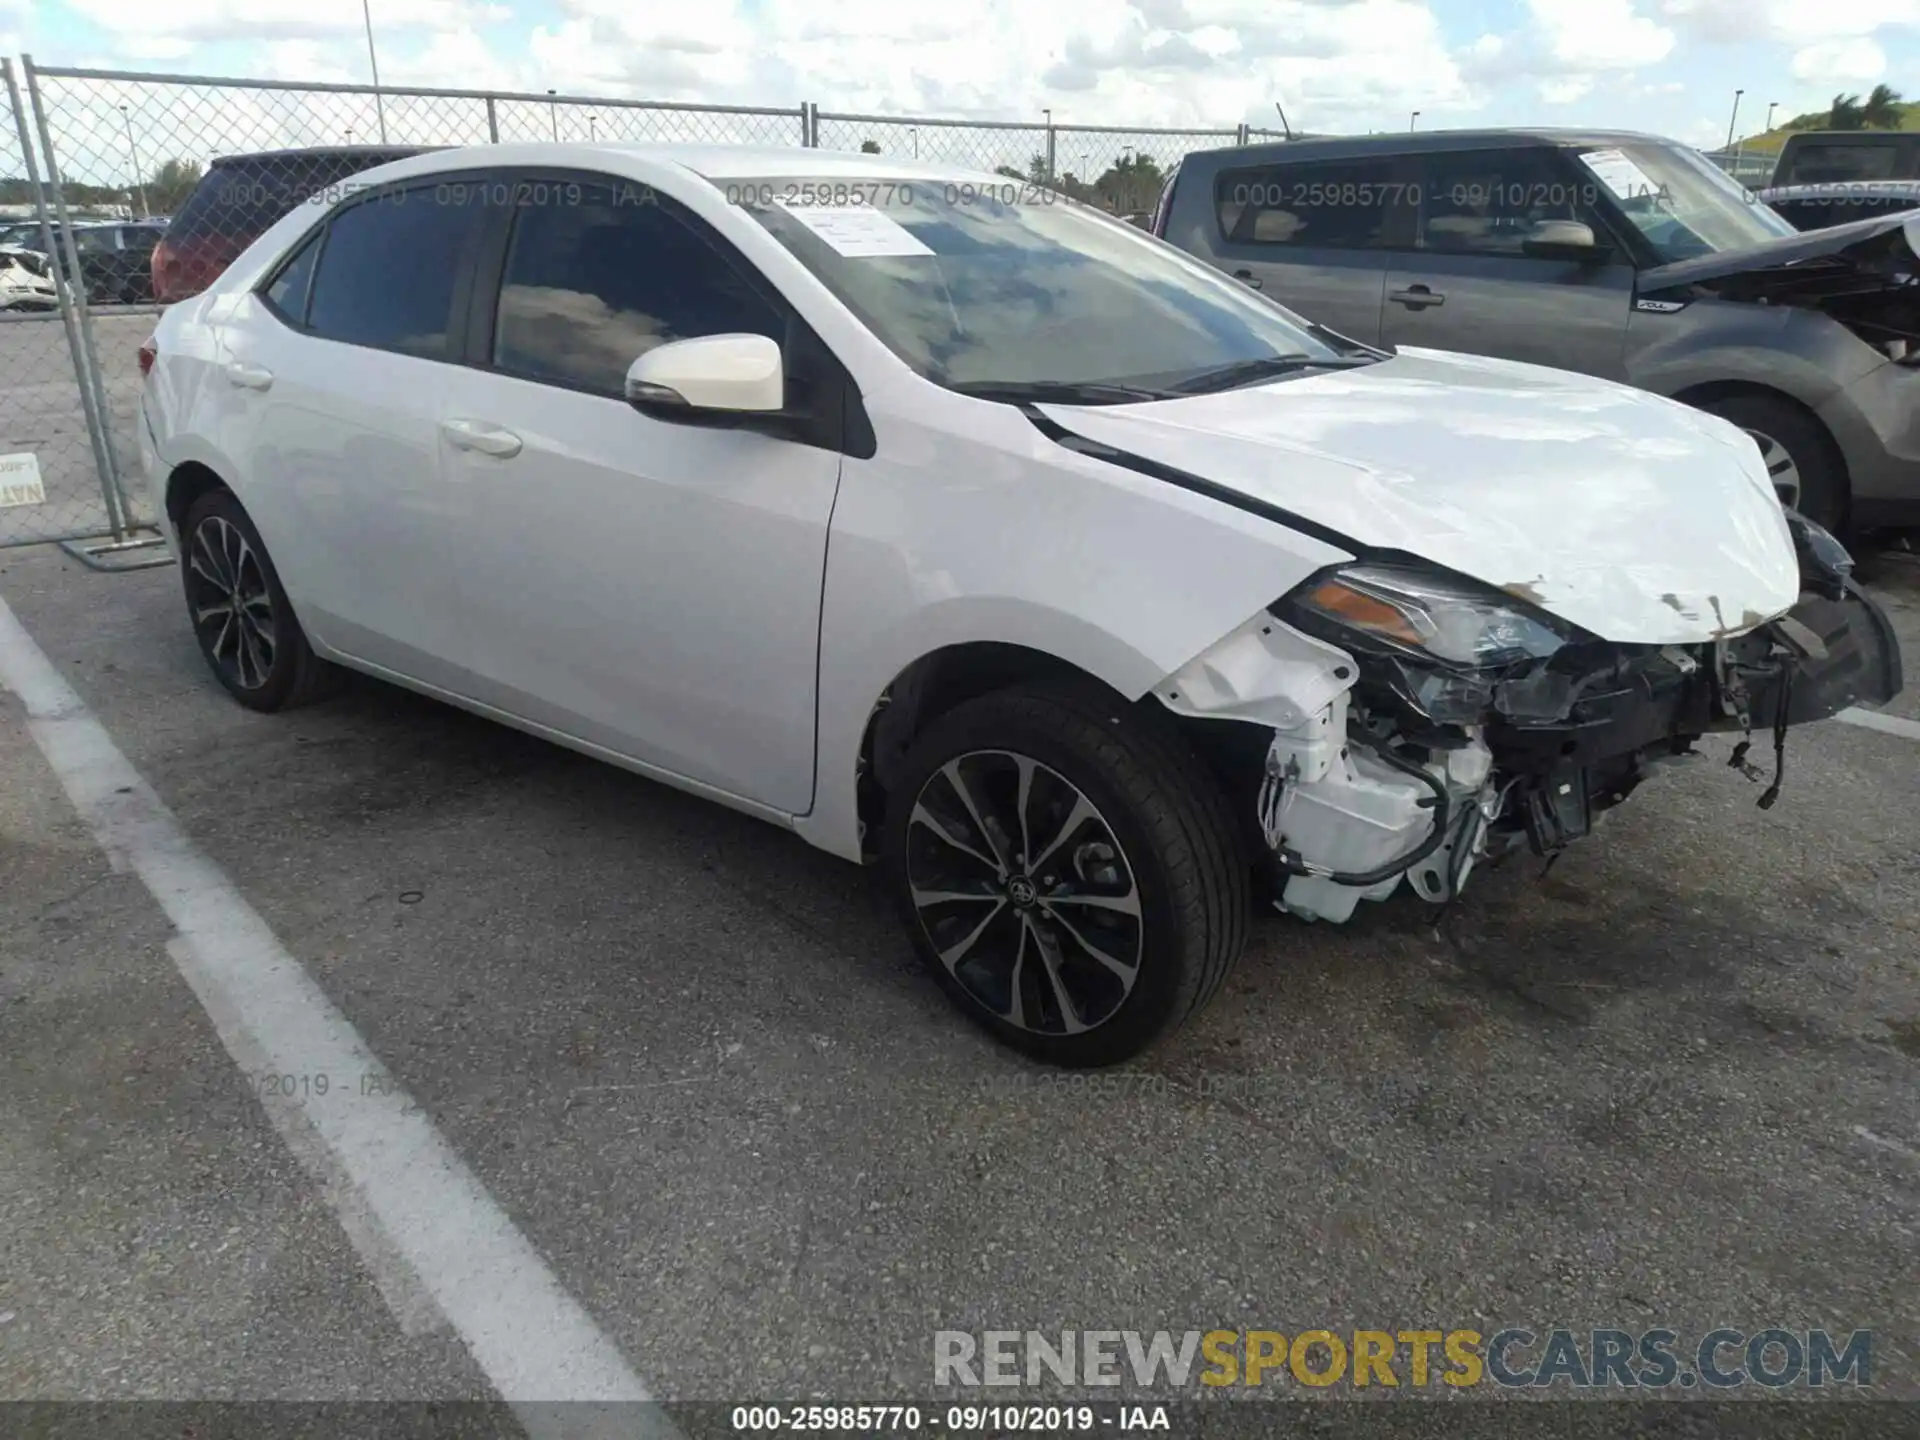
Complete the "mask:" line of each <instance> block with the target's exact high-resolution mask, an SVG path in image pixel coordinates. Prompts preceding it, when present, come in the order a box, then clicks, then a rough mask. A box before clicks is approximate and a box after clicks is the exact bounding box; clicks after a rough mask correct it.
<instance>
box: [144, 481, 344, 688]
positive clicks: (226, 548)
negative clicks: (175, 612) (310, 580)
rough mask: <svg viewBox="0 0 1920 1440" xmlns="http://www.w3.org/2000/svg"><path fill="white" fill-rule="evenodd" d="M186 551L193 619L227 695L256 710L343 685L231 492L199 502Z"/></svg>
mask: <svg viewBox="0 0 1920 1440" xmlns="http://www.w3.org/2000/svg"><path fill="white" fill-rule="evenodd" d="M180 553H181V562H180V578H181V588H182V590H183V591H184V592H185V595H186V601H187V620H188V623H189V624H191V625H192V626H193V633H194V638H195V639H196V640H197V641H198V642H199V645H200V653H201V655H202V656H204V657H205V659H206V662H207V664H208V666H209V667H210V668H211V669H212V671H213V673H214V677H215V678H216V679H218V680H219V682H220V683H221V684H222V685H224V686H225V687H226V689H227V693H228V694H230V695H231V696H233V698H234V699H236V700H238V701H239V702H240V703H241V704H242V705H245V706H246V707H247V708H248V709H250V710H267V711H271V710H290V709H292V708H293V707H294V706H297V705H306V704H310V703H311V702H313V701H315V700H320V699H323V698H325V697H326V696H327V695H329V694H331V693H332V692H333V691H334V690H335V689H336V688H338V685H339V682H340V679H341V672H340V670H339V668H338V667H337V666H333V665H329V664H328V663H327V662H326V661H324V660H322V659H321V658H320V657H319V656H317V655H315V654H314V653H313V648H312V647H311V646H310V645H308V644H307V636H306V632H305V631H303V630H302V629H301V628H300V622H299V621H298V620H297V619H295V618H294V614H293V606H292V605H291V604H290V603H289V602H288V600H287V592H286V590H285V588H283V587H282V585H281V584H280V575H279V572H278V571H276V570H275V569H274V568H273V559H272V557H271V556H269V555H268V554H267V547H266V546H265V545H264V544H262V543H261V540H260V532H259V531H258V530H256V529H254V527H253V521H252V520H250V519H248V518H247V512H246V511H245V510H244V509H243V508H242V507H241V504H240V502H239V501H238V500H237V499H235V498H234V495H233V492H232V491H230V490H210V491H208V492H207V493H206V494H205V495H202V496H201V497H200V498H199V499H198V500H196V501H194V502H193V505H192V507H191V508H190V509H189V510H188V511H187V519H186V523H185V524H184V525H182V526H181V527H180ZM236 572H237V574H238V576H239V583H238V592H239V596H240V600H241V603H240V604H239V606H238V608H236V607H235V604H234V599H233V596H234V588H235V587H234V584H233V577H234V575H235V573H236Z"/></svg>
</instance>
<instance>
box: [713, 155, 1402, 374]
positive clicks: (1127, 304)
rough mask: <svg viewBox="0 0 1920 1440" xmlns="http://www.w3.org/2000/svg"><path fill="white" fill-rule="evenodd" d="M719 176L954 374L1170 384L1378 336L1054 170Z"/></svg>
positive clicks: (849, 291) (873, 321) (872, 319)
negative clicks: (1173, 237) (1265, 285)
mask: <svg viewBox="0 0 1920 1440" xmlns="http://www.w3.org/2000/svg"><path fill="white" fill-rule="evenodd" d="M714 183H715V184H716V185H718V186H719V188H720V189H721V190H723V191H724V192H726V195H727V198H728V199H729V200H730V201H733V202H735V203H738V204H741V205H743V206H744V207H745V208H746V209H747V210H748V211H749V213H751V214H752V215H753V216H754V218H755V219H757V220H758V221H759V222H760V223H761V224H762V225H764V226H765V227H766V228H767V230H768V231H770V232H771V233H772V234H773V235H774V236H775V238H777V239H778V240H779V241H780V243H781V244H783V245H785V246H786V247H787V249H788V250H790V251H791V252H792V253H793V254H794V256H795V257H796V258H797V259H798V260H799V261H800V262H801V263H802V264H804V265H805V266H806V267H807V268H808V269H809V270H811V271H812V272H813V273H814V274H815V275H816V276H818V277H819V279H820V280H821V282H822V283H823V284H825V285H826V287H827V288H828V289H829V290H831V291H832V292H833V293H834V294H835V295H836V296H838V297H839V298H840V300H841V301H842V302H843V303H844V304H845V305H846V306H847V308H848V309H850V310H852V311H853V312H854V314H856V315H857V316H859V317H860V319H861V320H862V321H863V322H864V323H865V324H866V325H867V327H868V328H869V329H871V330H872V331H873V332H874V334H875V335H877V336H878V337H879V338H880V339H881V341H882V342H884V343H885V344H886V345H887V346H888V347H889V348H891V349H892V350H893V352H894V353H895V354H897V355H898V356H900V358H901V359H902V360H904V361H905V362H906V363H907V364H909V365H911V366H912V367H913V368H914V369H915V370H917V371H918V372H919V373H920V374H922V375H924V376H925V377H926V378H927V379H929V380H932V381H934V382H935V383H936V384H940V385H947V386H953V387H960V388H966V389H978V390H987V389H991V388H994V387H1032V386H1060V387H1069V386H1115V387H1132V389H1133V390H1135V391H1141V390H1158V389H1161V388H1162V387H1172V386H1176V385H1178V384H1179V383H1180V382H1182V381H1193V380H1195V379H1196V377H1200V376H1203V375H1211V374H1213V373H1216V372H1224V371H1226V370H1227V367H1239V366H1247V365H1252V366H1254V370H1255V371H1257V370H1258V366H1259V362H1269V361H1275V360H1277V359H1280V358H1281V357H1288V358H1290V359H1292V360H1295V361H1297V362H1300V363H1302V364H1313V363H1316V362H1321V361H1332V362H1336V363H1338V362H1339V361H1341V360H1342V358H1343V357H1350V356H1356V355H1358V356H1367V355H1370V353H1371V352H1367V351H1364V350H1362V349H1360V348H1359V347H1356V346H1352V345H1350V344H1348V343H1346V342H1344V341H1341V340H1339V339H1338V338H1337V337H1335V336H1333V335H1332V334H1330V333H1328V332H1326V331H1324V330H1321V329H1319V327H1317V326H1313V325H1310V324H1309V323H1308V322H1306V321H1304V320H1301V319H1299V318H1298V317H1296V316H1293V315H1290V314H1289V313H1287V312H1286V311H1283V310H1281V309H1280V308H1279V307H1278V306H1276V305H1274V304H1272V303H1271V302H1269V301H1267V300H1265V299H1262V298H1261V297H1260V296H1259V295H1257V294H1255V293H1254V292H1252V291H1250V290H1248V289H1247V288H1246V287H1244V286H1243V285H1241V284H1240V283H1239V282H1238V281H1236V280H1232V279H1229V278H1228V277H1227V276H1226V275H1224V274H1222V273H1221V272H1219V271H1217V270H1214V269H1212V268H1211V267H1209V266H1206V265H1202V264H1201V263H1199V262H1198V261H1193V260H1189V259H1187V258H1186V257H1185V256H1183V255H1181V254H1180V253H1179V252H1178V251H1175V250H1173V249H1171V248H1170V247H1168V246H1166V245H1163V244H1161V243H1160V242H1158V241H1156V240H1154V239H1152V238H1150V237H1148V236H1146V235H1144V234H1142V233H1141V232H1140V230H1138V229H1137V228H1135V227H1134V226H1131V225H1127V224H1125V223H1124V222H1122V221H1120V220H1116V219H1114V218H1112V217H1111V216H1107V215H1103V214H1101V213H1100V212H1098V211H1095V210H1092V209H1090V208H1088V207H1085V206H1082V205H1079V204H1076V203H1074V202H1072V201H1069V200H1068V199H1067V198H1066V197H1064V196H1062V195H1059V194H1057V193H1055V192H1053V191H1051V190H1047V189H1045V188H1044V187H1041V186H1036V185H1031V184H1025V183H1022V182H1020V181H1016V180H1008V181H1003V182H998V183H995V182H989V181H985V180H982V181H980V182H979V183H973V182H966V183H954V182H943V181H924V180H916V181H892V180H879V181H876V180H868V179H860V180H856V181H848V180H846V179H844V178H843V179H839V180H820V181H796V180H792V179H785V178H783V179H776V180H717V181H715V182H714ZM1349 363H1351V362H1350V361H1349ZM1242 377H1244V378H1242ZM1260 378H1271V376H1270V375H1268V374H1262V373H1254V372H1252V371H1239V370H1236V371H1235V372H1234V382H1233V383H1251V382H1252V381H1253V380H1256V379H1260ZM1139 398H1142V396H1141V395H1140V394H1138V393H1134V394H1126V393H1120V392H1119V391H1116V392H1114V393H1111V394H1106V395H1089V396H1087V397H1086V403H1102V402H1103V401H1104V402H1114V403H1119V402H1124V401H1125V400H1127V399H1139Z"/></svg>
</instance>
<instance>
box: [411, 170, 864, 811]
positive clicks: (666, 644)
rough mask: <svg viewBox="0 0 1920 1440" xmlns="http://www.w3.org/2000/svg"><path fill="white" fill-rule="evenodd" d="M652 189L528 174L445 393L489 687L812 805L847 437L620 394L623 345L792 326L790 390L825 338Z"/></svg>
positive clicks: (479, 656) (552, 721) (448, 441)
mask: <svg viewBox="0 0 1920 1440" xmlns="http://www.w3.org/2000/svg"><path fill="white" fill-rule="evenodd" d="M636 188H637V187H633V186H631V185H628V184H627V183H626V182H624V181H609V182H607V183H593V182H592V181H591V180H590V179H589V180H588V181H587V182H586V183H583V182H582V180H581V177H579V176H577V175H575V176H569V177H564V178H561V179H559V180H558V181H557V183H554V184H552V185H551V186H547V185H542V184H541V183H539V181H538V180H532V181H527V180H526V179H524V177H523V179H522V180H521V182H520V185H519V190H518V193H519V195H520V196H521V199H520V200H519V202H518V203H517V204H516V205H515V206H514V207H513V211H512V214H511V216H510V217H508V218H506V219H505V220H504V221H503V223H504V224H505V225H506V226H507V234H506V236H505V243H504V248H503V253H502V255H501V258H500V260H499V262H498V269H497V274H498V277H499V278H498V280H497V283H496V285H487V284H486V283H485V282H483V287H482V289H483V297H484V298H483V299H482V301H481V303H480V304H479V305H478V306H476V316H475V320H474V326H475V330H476V333H475V341H474V343H475V346H476V347H477V348H475V349H474V350H472V351H470V358H471V359H473V360H475V361H476V363H475V364H474V365H473V366H472V367H471V368H469V369H466V370H464V371H463V372H461V375H460V378H459V380H458V381H457V382H456V383H455V385H454V386H453V387H452V388H451V389H450V391H449V392H448V393H447V394H446V396H445V397H444V402H443V405H442V409H441V415H440V429H441V440H440V444H441V463H442V467H443V470H444V473H445V474H446V475H447V477H448V479H449V482H450V485H451V488H452V489H453V490H454V492H455V493H456V494H457V495H458V497H459V507H458V508H459V513H460V515H461V517H462V519H461V522H460V526H459V529H458V531H457V534H456V536H455V537H454V538H455V549H456V551H457V553H458V556H459V563H460V567H461V586H462V592H463V604H464V607H465V610H466V614H467V617H468V620H469V622H470V624H471V627H472V631H473V635H474V641H475V652H474V655H475V669H476V674H475V677H474V684H475V685H476V686H477V687H478V688H477V690H476V691H475V698H477V699H480V700H482V701H484V702H486V703H489V704H493V705H497V706H499V707H500V708H502V709H505V710H508V711H510V712H511V713H513V714H515V715H518V716H521V717H523V718H525V719H528V720H532V721H534V722H536V723H538V724H542V725H547V726H551V727H553V728H555V729H558V730H561V731H563V732H565V733H566V734H568V735H571V736H574V737H577V738H579V739H583V740H586V741H589V742H591V743H593V744H596V745H601V746H604V747H606V748H607V749H609V750H612V751H614V752H616V753H618V754H621V755H624V756H628V757H631V758H633V759H637V760H640V761H643V762H645V763H647V764H650V765H653V766H657V767H659V768H660V769H663V770H666V771H669V772H671V773H672V774H674V775H677V776H682V777H685V778H687V779H691V780H695V781H698V782H701V783H703V784H706V785H710V786H713V787H715V788H717V789H719V790H722V791H724V792H726V793H727V794H730V795H734V796H738V797H741V798H743V799H747V800H751V801H755V802H757V803H760V804H764V805H769V806H772V807H775V808H777V809H780V810H783V811H787V812H789V813H795V814H797V813H801V812H804V811H805V810H807V809H808V808H809V807H810V805H811V803H812V795H813V746H814V684H815V673H816V660H817V654H818V645H819V627H820V590H821V584H822V581H823V578H824V574H825V566H826V552H827V521H828V518H829V516H830V515H831V513H832V509H833V499H834V493H835V490H836V488H837V486H838V484H839V477H840V460H841V456H840V452H839V451H838V450H837V449H830V448H824V447H822V446H820V445H817V444H813V443H806V442H803V441H801V440H797V439H791V438H778V437H776V436H774V435H770V434H766V433H761V432H759V431H755V430H751V429H715V428H707V427H703V426H698V425H690V424H680V423H670V422H667V421H663V420H659V419H655V418H652V417H650V416H647V415H642V414H640V413H638V412H637V411H635V410H634V409H632V408H631V407H630V406H628V405H627V404H626V402H625V401H624V399H623V398H622V390H623V383H624V380H625V376H626V371H627V367H628V365H629V364H631V362H632V361H633V360H634V359H636V358H637V357H638V356H639V355H641V354H642V353H643V352H645V351H646V350H649V349H651V348H653V347H654V346H657V345H661V344H664V343H667V342H669V341H673V340H685V339H692V338H695V337H698V336H702V335H717V334H725V333H735V332H743V331H744V332H752V333H757V334H762V335H767V336H770V337H772V338H774V339H776V340H779V341H781V343H782V346H783V349H784V351H785V359H786V363H787V367H788V370H789V397H790V400H791V397H792V396H793V395H794V394H795V393H796V392H795V387H796V385H797V384H798V383H799V380H800V378H801V377H800V376H799V375H798V374H797V373H796V372H797V369H798V368H799V367H802V366H804V364H805V363H806V362H805V360H804V358H803V356H802V355H801V354H800V353H798V352H801V351H804V350H806V349H807V347H806V346H804V345H802V344H799V343H797V341H796V338H795V337H796V331H795V329H794V327H795V326H797V325H798V323H799V322H798V321H797V320H795V319H794V318H793V317H792V316H791V315H790V313H789V312H788V310H787V307H786V306H785V305H784V303H783V302H782V301H781V300H780V299H779V297H778V296H777V294H776V293H775V292H773V291H772V290H771V288H770V287H769V286H768V285H767V284H766V282H765V281H764V280H762V279H761V278H760V277H759V276H758V275H757V274H756V273H754V272H752V271H751V270H750V269H749V267H748V266H747V263H746V262H745V261H744V260H742V259H741V258H740V257H739V256H738V255H737V253H735V252H733V251H732V249H731V247H730V246H728V245H727V244H726V242H725V241H723V240H722V239H721V238H720V237H719V236H717V235H716V234H714V233H713V232H712V231H711V229H710V228H709V227H707V226H706V225H705V224H704V223H703V222H701V221H700V220H698V219H697V218H696V217H694V216H693V215H692V214H691V213H690V212H688V211H686V210H684V209H683V208H682V207H680V206H679V205H677V204H676V203H674V202H673V201H672V200H671V199H669V198H668V197H666V196H665V195H663V194H657V193H655V192H651V191H649V192H647V193H646V195H645V202H646V203H641V204H635V203H632V201H631V199H630V198H629V197H630V195H631V194H632V192H634V191H635V189H636ZM482 332H484V333H482Z"/></svg>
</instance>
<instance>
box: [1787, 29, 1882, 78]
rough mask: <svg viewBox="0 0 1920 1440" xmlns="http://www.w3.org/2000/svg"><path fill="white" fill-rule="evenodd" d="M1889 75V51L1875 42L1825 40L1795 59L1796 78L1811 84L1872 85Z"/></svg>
mask: <svg viewBox="0 0 1920 1440" xmlns="http://www.w3.org/2000/svg"><path fill="white" fill-rule="evenodd" d="M1886 73H1887V52H1886V51H1884V50H1882V49H1881V48H1880V47H1879V45H1877V44H1875V43H1874V42H1873V41H1872V40H1862V39H1848V40H1822V41H1820V42H1819V43H1818V44H1814V45H1809V46H1807V47H1806V48H1805V49H1803V50H1801V51H1799V52H1798V53H1797V54H1795V55H1794V57H1793V78H1794V79H1796V80H1804V81H1806V82H1807V83H1808V84H1810V85H1853V84H1861V85H1869V84H1872V83H1873V82H1874V81H1876V80H1878V79H1879V78H1880V77H1881V76H1882V75H1884V74H1886Z"/></svg>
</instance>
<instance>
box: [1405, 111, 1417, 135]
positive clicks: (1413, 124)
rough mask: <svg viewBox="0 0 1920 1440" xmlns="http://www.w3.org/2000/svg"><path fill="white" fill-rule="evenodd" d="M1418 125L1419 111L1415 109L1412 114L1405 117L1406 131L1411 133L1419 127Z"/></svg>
mask: <svg viewBox="0 0 1920 1440" xmlns="http://www.w3.org/2000/svg"><path fill="white" fill-rule="evenodd" d="M1419 126H1420V112H1419V111H1418V110H1416V111H1414V112H1413V114H1412V115H1410V116H1408V117H1407V133H1408V134H1412V133H1413V132H1414V131H1415V130H1417V129H1418V128H1419Z"/></svg>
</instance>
